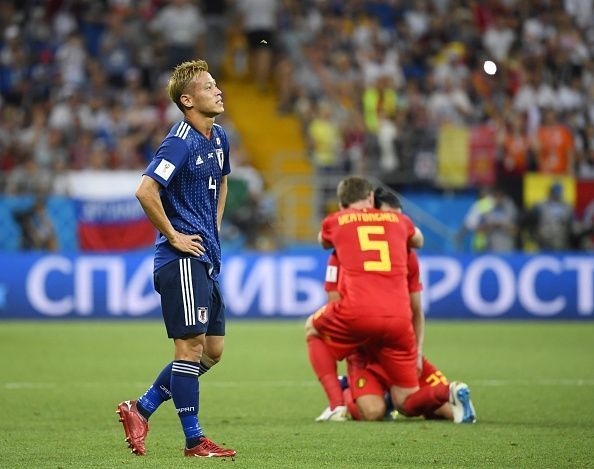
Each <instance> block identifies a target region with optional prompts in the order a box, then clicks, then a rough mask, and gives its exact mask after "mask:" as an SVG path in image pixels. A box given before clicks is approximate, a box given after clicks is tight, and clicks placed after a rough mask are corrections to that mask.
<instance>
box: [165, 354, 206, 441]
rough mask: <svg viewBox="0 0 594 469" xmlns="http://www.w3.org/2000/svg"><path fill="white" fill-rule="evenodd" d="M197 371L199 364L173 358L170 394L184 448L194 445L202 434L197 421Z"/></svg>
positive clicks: (198, 371)
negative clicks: (181, 429)
mask: <svg viewBox="0 0 594 469" xmlns="http://www.w3.org/2000/svg"><path fill="white" fill-rule="evenodd" d="M199 373H200V368H199V364H198V363H197V362H190V361H186V360H175V361H174V362H173V365H172V369H171V388H170V389H171V395H172V397H173V403H174V404H175V410H177V415H178V416H179V420H180V421H181V424H182V427H183V429H184V434H185V435H186V448H192V447H194V446H196V445H197V444H198V442H199V440H200V437H201V436H203V432H202V428H200V423H199V422H198V397H199V392H198V375H199Z"/></svg>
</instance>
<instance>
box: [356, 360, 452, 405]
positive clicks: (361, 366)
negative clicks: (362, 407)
mask: <svg viewBox="0 0 594 469" xmlns="http://www.w3.org/2000/svg"><path fill="white" fill-rule="evenodd" d="M368 359H369V357H366V356H365V354H364V353H361V352H357V353H355V354H352V355H349V357H348V358H347V365H348V375H349V387H350V389H351V393H352V395H353V400H355V401H356V400H357V399H358V398H359V397H361V396H365V395H367V394H373V395H377V396H383V395H384V393H385V392H387V391H389V389H390V378H389V377H388V375H387V374H386V372H385V371H384V369H383V367H382V366H381V365H380V364H379V363H377V362H375V361H372V362H368ZM415 369H416V367H415ZM418 382H419V386H420V387H425V386H437V385H438V384H439V383H441V384H444V385H446V386H447V385H448V384H449V382H448V380H447V378H446V377H445V375H444V374H443V373H442V372H441V371H439V369H437V367H436V366H435V365H433V364H432V363H431V362H430V361H429V360H427V359H426V358H425V357H423V370H422V372H421V377H420V378H419V380H418ZM396 386H398V385H396ZM402 387H412V386H402Z"/></svg>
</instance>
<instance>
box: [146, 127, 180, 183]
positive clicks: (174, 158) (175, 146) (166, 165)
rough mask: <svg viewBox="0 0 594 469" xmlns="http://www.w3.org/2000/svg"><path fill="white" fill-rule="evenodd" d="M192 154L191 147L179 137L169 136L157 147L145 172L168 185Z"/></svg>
mask: <svg viewBox="0 0 594 469" xmlns="http://www.w3.org/2000/svg"><path fill="white" fill-rule="evenodd" d="M189 155H190V149H189V148H188V146H187V145H186V142H184V141H183V140H182V139H181V138H179V137H173V136H172V137H167V138H166V139H165V140H163V143H161V146H160V147H159V148H158V149H157V152H156V153H155V156H154V157H153V161H151V162H150V164H149V165H148V167H147V168H146V171H145V172H144V174H146V175H147V176H149V177H151V178H153V179H154V180H155V181H157V182H158V183H159V184H161V185H162V186H164V187H167V186H168V185H169V183H170V182H171V180H172V179H173V178H174V177H175V175H176V174H177V172H178V171H179V170H180V169H181V168H182V167H183V165H184V164H185V162H186V161H187V160H188V157H189Z"/></svg>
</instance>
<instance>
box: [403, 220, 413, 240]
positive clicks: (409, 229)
mask: <svg viewBox="0 0 594 469" xmlns="http://www.w3.org/2000/svg"><path fill="white" fill-rule="evenodd" d="M399 217H400V219H401V220H402V221H403V222H404V223H405V224H406V239H407V240H409V239H410V238H412V237H413V236H414V234H415V225H414V224H413V222H412V221H411V219H410V218H408V217H407V216H406V215H399Z"/></svg>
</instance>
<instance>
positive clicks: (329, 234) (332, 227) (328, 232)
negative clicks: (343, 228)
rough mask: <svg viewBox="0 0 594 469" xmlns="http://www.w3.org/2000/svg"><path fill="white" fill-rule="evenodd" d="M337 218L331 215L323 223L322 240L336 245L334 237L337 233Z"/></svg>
mask: <svg viewBox="0 0 594 469" xmlns="http://www.w3.org/2000/svg"><path fill="white" fill-rule="evenodd" d="M336 226H337V223H336V217H335V216H334V215H329V216H327V217H326V218H324V220H323V221H322V239H323V240H325V241H328V242H330V243H332V244H334V240H333V238H334V235H335V233H336Z"/></svg>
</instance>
